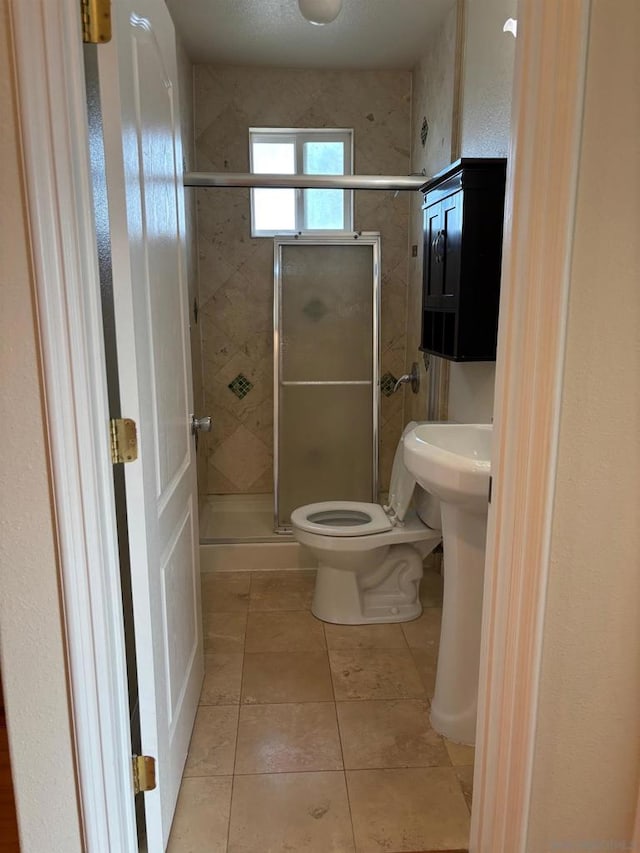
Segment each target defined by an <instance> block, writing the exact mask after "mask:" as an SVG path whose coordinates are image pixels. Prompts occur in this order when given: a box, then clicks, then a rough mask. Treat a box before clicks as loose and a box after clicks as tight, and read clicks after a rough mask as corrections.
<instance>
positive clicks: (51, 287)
mask: <svg viewBox="0 0 640 853" xmlns="http://www.w3.org/2000/svg"><path fill="white" fill-rule="evenodd" d="M10 16H11V30H12V37H13V44H14V62H15V70H16V83H17V85H16V89H17V99H18V109H19V118H20V126H21V137H22V138H21V144H22V154H23V160H24V173H25V180H26V198H27V217H28V221H29V237H30V241H31V250H32V259H33V268H34V279H35V290H36V314H37V317H38V331H39V337H40V345H41V351H42V363H43V373H44V393H45V409H46V431H47V433H48V436H49V447H50V465H51V470H52V482H53V502H54V504H55V519H56V524H57V536H58V543H59V553H60V573H61V580H62V591H63V609H64V621H65V633H66V639H67V652H68V658H69V682H70V694H71V705H72V715H73V721H74V734H75V745H76V760H77V768H78V771H77V772H78V789H79V796H80V804H81V812H82V818H83V830H84V839H85V844H86V849H87V850H88V851H91V853H93V851H96V853H97V851H105V850H120V851H122V853H128V851H137V849H138V843H137V835H136V820H135V810H134V795H133V779H132V768H131V734H130V723H129V705H128V689H127V669H126V658H125V647H124V625H123V616H122V603H121V602H122V594H121V588H120V571H119V563H118V542H117V532H116V518H115V502H114V490H113V469H112V463H111V455H110V437H109V409H108V403H107V380H106V362H105V353H104V343H103V329H102V312H101V305H100V280H99V276H98V261H97V250H96V235H95V228H94V216H93V202H92V192H91V180H90V167H89V146H88V129H87V109H86V95H85V86H84V60H83V46H82V35H81V31H80V6H79V3H78V2H77V0H58V2H56V3H49V2H48V0H11V4H10ZM16 759H17V760H19V756H16Z"/></svg>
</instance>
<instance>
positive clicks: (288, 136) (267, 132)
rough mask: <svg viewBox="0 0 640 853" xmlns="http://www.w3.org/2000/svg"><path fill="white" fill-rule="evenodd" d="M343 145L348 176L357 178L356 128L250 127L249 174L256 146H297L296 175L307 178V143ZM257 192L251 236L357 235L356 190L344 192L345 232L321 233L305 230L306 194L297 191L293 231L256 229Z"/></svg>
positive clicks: (303, 191)
mask: <svg viewBox="0 0 640 853" xmlns="http://www.w3.org/2000/svg"><path fill="white" fill-rule="evenodd" d="M318 141H324V142H341V143H342V144H343V150H344V171H343V174H344V175H353V161H354V156H353V154H354V151H353V128H346V127H250V128H249V171H250V172H251V174H260V173H256V172H254V170H253V144H254V143H255V142H262V143H265V142H266V143H269V142H273V143H277V142H281V143H282V142H286V143H290V144H291V143H293V145H294V157H295V169H296V171H295V172H292V175H304V174H305V172H304V171H303V168H304V145H305V143H307V142H318ZM255 189H256V188H252V189H251V201H250V205H251V236H252V237H275V236H276V235H277V234H310V235H312V236H313V235H322V234H346V233H349V232H352V231H353V221H354V195H353V192H354V191H353V190H342V193H343V209H344V228H333V229H325V230H321V229H317V228H305V227H304V224H305V222H304V218H305V197H304V193H305V190H304V189H301V188H296V189H294V193H295V225H296V227H295V228H293V229H291V230H284V229H278V230H274V229H259V228H256V225H255V203H254V194H255Z"/></svg>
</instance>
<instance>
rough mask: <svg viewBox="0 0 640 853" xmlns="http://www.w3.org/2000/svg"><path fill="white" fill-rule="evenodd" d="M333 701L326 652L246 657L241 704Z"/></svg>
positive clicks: (266, 654)
mask: <svg viewBox="0 0 640 853" xmlns="http://www.w3.org/2000/svg"><path fill="white" fill-rule="evenodd" d="M331 700H333V690H332V687H331V674H330V672H329V662H328V660H327V653H326V652H268V653H264V654H246V655H245V658H244V675H243V679H242V701H243V703H246V704H250V705H252V704H256V703H269V704H275V703H279V702H325V701H331Z"/></svg>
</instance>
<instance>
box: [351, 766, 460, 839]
mask: <svg viewBox="0 0 640 853" xmlns="http://www.w3.org/2000/svg"><path fill="white" fill-rule="evenodd" d="M347 785H348V789H349V801H350V804H351V815H352V818H353V830H354V834H355V839H356V849H357V851H358V853H388V851H394V853H396V852H397V853H401V851H416V850H448V849H456V848H461V847H466V846H467V845H468V843H469V810H468V808H467V805H466V803H465V801H464V797H463V796H462V791H461V790H460V784H459V782H458V779H457V777H456V772H455V770H454V769H453V767H424V768H422V767H421V768H410V769H406V770H348V771H347Z"/></svg>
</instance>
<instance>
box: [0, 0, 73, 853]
mask: <svg viewBox="0 0 640 853" xmlns="http://www.w3.org/2000/svg"><path fill="white" fill-rule="evenodd" d="M8 23H9V22H8V2H7V0H0V108H1V110H2V116H3V121H2V123H1V125H0V171H1V173H2V174H1V177H0V183H1V186H2V192H1V193H0V269H1V270H2V287H1V288H0V341H1V342H2V347H1V353H0V372H1V374H2V395H1V398H0V400H1V406H0V408H1V411H2V418H3V423H5V424H14V425H15V424H16V417H17V416H18V417H19V428H17V427H16V428H8V429H5V431H4V438H3V441H2V444H1V446H0V467H1V469H2V480H1V488H0V519H1V535H0V652H1V654H0V658H1V664H0V665H1V668H2V682H3V687H4V698H5V705H6V711H7V723H8V729H9V737H10V739H11V753H12V754H11V760H12V764H13V767H12V769H13V780H14V786H15V794H16V805H17V810H18V822H19V829H20V842H21V850H22V851H23V853H42V851H44V850H46V851H51V853H63V851H64V853H76V851H77V853H80V851H81V850H82V849H83V844H82V840H81V826H80V816H79V814H78V804H77V798H76V797H77V794H76V784H75V768H74V762H73V753H74V746H73V739H72V734H71V720H70V715H69V696H68V692H67V677H66V676H67V673H66V646H65V640H64V636H63V631H62V621H63V619H62V612H61V600H60V595H61V592H60V584H59V577H58V565H57V543H56V536H55V528H54V519H53V507H52V505H51V492H50V482H49V460H48V452H47V440H46V436H45V430H44V426H43V424H44V413H43V404H42V384H41V370H40V356H39V352H38V342H37V334H36V318H35V312H34V303H33V299H34V295H33V292H32V280H31V259H30V247H29V242H28V233H27V223H26V218H25V208H24V204H25V200H24V197H23V194H22V164H21V160H20V153H19V148H18V126H17V120H16V103H15V97H14V93H13V78H12V68H11V61H10V60H11V51H12V48H11V45H10V41H9V26H8ZM0 843H1V842H0Z"/></svg>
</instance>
